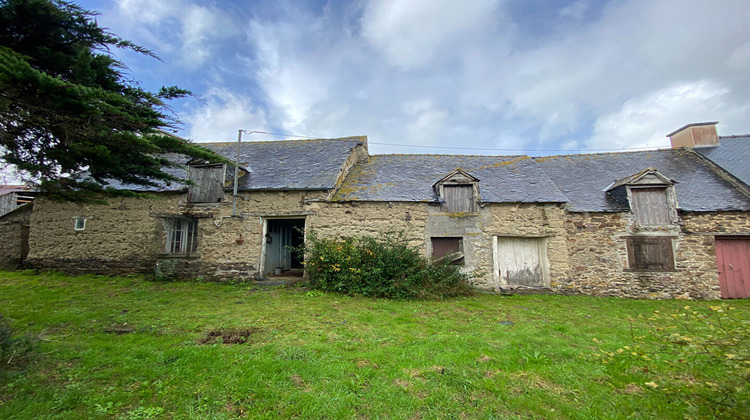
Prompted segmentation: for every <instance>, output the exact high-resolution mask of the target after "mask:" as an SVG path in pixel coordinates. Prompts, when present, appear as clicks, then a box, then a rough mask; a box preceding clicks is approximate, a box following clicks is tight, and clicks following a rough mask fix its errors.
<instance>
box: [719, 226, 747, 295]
mask: <svg viewBox="0 0 750 420" xmlns="http://www.w3.org/2000/svg"><path fill="white" fill-rule="evenodd" d="M715 243H716V266H717V268H718V270H719V289H720V290H721V297H722V298H724V299H735V298H750V239H745V238H731V239H730V238H717V239H716V242H715Z"/></svg>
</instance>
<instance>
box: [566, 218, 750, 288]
mask: <svg viewBox="0 0 750 420" xmlns="http://www.w3.org/2000/svg"><path fill="white" fill-rule="evenodd" d="M748 219H749V218H748V214H747V213H745V212H707V213H682V214H680V222H679V225H678V226H677V227H675V228H674V229H672V230H670V229H667V231H666V233H668V234H670V235H674V237H676V239H675V240H674V241H673V246H674V257H675V270H674V271H671V272H656V271H655V272H633V271H627V268H628V252H627V244H626V239H625V238H626V237H627V236H629V235H632V234H634V233H636V232H637V230H636V229H635V228H634V226H633V222H632V220H631V217H630V214H629V213H570V214H568V215H567V217H566V222H565V227H566V231H567V242H568V252H569V255H570V260H569V261H570V269H571V275H570V277H569V278H567V279H566V280H564V281H562V282H560V283H559V284H556V285H554V286H555V290H556V291H558V292H560V293H581V294H586V295H594V296H619V297H631V298H646V299H664V298H667V299H668V298H680V299H717V298H719V280H718V271H717V268H716V250H715V247H714V237H715V236H717V235H726V234H729V233H732V234H743V233H744V234H750V221H749V220H748Z"/></svg>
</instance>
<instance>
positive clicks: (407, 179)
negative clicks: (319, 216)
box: [333, 155, 567, 203]
mask: <svg viewBox="0 0 750 420" xmlns="http://www.w3.org/2000/svg"><path fill="white" fill-rule="evenodd" d="M456 169H461V170H463V171H464V172H466V173H468V174H469V175H472V176H474V177H476V178H478V179H479V195H480V198H481V200H482V201H483V202H488V203H508V202H546V203H551V202H564V201H567V199H566V197H565V196H564V195H563V194H562V193H561V192H560V190H559V189H558V188H557V186H555V184H554V183H553V182H552V181H551V180H550V179H549V178H548V177H547V175H545V173H544V172H543V171H542V170H541V168H540V167H539V165H537V164H536V162H534V160H532V159H531V158H529V157H528V156H463V155H373V156H371V157H370V158H369V159H368V161H367V162H365V163H361V164H359V165H357V166H355V167H354V168H352V170H351V171H350V172H349V176H348V177H347V178H346V180H345V181H344V183H343V185H342V186H341V188H340V189H339V190H338V191H337V193H336V194H335V195H334V197H333V199H334V200H345V201H349V200H351V201H412V202H415V201H416V202H429V201H435V200H436V198H437V197H435V193H434V191H433V188H432V187H433V185H434V184H435V183H436V182H437V181H439V180H440V179H442V178H443V177H445V176H446V175H448V174H450V173H451V172H453V171H455V170H456Z"/></svg>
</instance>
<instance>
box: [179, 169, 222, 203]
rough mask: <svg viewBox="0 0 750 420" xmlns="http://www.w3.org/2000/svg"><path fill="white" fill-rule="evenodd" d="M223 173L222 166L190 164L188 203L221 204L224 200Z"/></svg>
mask: <svg viewBox="0 0 750 420" xmlns="http://www.w3.org/2000/svg"><path fill="white" fill-rule="evenodd" d="M225 172H226V171H225V167H224V165H223V164H191V165H190V166H189V169H188V179H189V180H190V181H192V183H193V185H188V202H189V203H219V202H221V200H222V198H224V175H225Z"/></svg>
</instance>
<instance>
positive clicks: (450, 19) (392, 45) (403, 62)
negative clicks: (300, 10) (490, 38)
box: [361, 0, 498, 69]
mask: <svg viewBox="0 0 750 420" xmlns="http://www.w3.org/2000/svg"><path fill="white" fill-rule="evenodd" d="M497 5H498V1H482V2H479V1H472V2H458V1H453V0H388V1H370V2H369V3H368V4H367V6H366V7H365V10H364V14H363V16H362V21H361V25H362V36H363V38H364V39H366V40H367V41H368V42H369V43H370V44H372V46H373V47H374V48H375V49H377V50H379V51H380V52H382V53H383V54H384V55H385V56H386V57H387V59H388V60H389V61H390V62H391V63H392V64H394V65H396V66H398V67H400V68H402V69H410V68H412V67H416V66H424V65H428V64H434V63H435V62H436V61H438V62H439V61H441V60H442V59H443V58H445V57H446V55H445V53H446V52H450V51H451V48H450V47H453V48H460V45H459V44H460V43H462V41H463V42H465V41H468V40H470V39H472V38H475V39H476V38H477V37H480V36H481V33H482V32H483V31H484V30H485V29H486V27H487V26H488V25H490V24H491V23H492V22H493V20H492V16H493V14H494V11H495V9H496V7H497ZM450 56H453V54H449V55H448V57H450Z"/></svg>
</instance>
